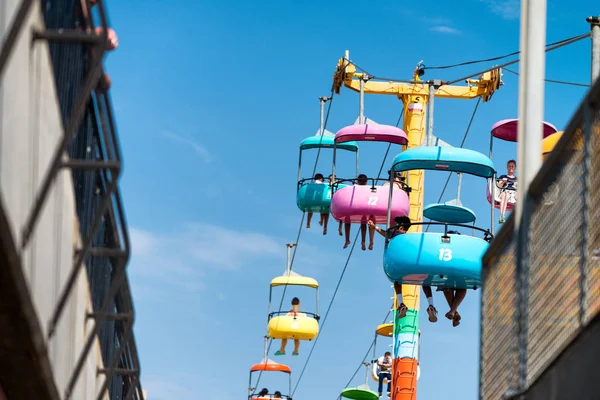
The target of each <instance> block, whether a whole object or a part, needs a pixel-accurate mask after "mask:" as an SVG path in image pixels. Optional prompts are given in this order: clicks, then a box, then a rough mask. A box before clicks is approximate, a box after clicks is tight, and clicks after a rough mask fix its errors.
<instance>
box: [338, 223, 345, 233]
mask: <svg viewBox="0 0 600 400" xmlns="http://www.w3.org/2000/svg"><path fill="white" fill-rule="evenodd" d="M338 233H339V234H340V236H344V234H343V233H342V221H340V226H339V228H338Z"/></svg>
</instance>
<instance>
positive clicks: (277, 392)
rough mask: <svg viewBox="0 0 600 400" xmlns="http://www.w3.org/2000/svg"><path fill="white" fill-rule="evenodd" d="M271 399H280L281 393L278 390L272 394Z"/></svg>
mask: <svg viewBox="0 0 600 400" xmlns="http://www.w3.org/2000/svg"><path fill="white" fill-rule="evenodd" d="M273 397H274V398H276V399H280V398H281V392H280V391H279V390H278V391H276V392H275V393H273Z"/></svg>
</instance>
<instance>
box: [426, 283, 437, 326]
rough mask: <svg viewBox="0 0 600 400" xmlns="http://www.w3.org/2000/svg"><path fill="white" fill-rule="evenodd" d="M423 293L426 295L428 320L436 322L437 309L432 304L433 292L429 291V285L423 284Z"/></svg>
mask: <svg viewBox="0 0 600 400" xmlns="http://www.w3.org/2000/svg"><path fill="white" fill-rule="evenodd" d="M423 293H425V297H427V302H428V303H429V307H427V315H429V322H437V310H436V309H435V306H434V304H433V293H432V292H431V286H423Z"/></svg>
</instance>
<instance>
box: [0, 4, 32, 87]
mask: <svg viewBox="0 0 600 400" xmlns="http://www.w3.org/2000/svg"><path fill="white" fill-rule="evenodd" d="M32 5H33V0H23V1H22V2H21V5H20V6H19V9H18V10H17V12H16V14H15V18H14V19H13V22H12V25H11V26H10V28H9V29H8V34H6V35H5V39H4V42H3V43H2V47H1V48H0V81H1V80H2V75H3V73H4V68H5V67H6V64H7V63H8V59H9V58H10V55H11V53H12V51H13V49H14V47H15V44H16V43H17V39H18V38H19V34H20V33H21V30H22V29H23V25H24V24H25V19H26V18H27V16H28V15H29V11H30V10H31V6H32Z"/></svg>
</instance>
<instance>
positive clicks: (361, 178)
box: [356, 174, 369, 185]
mask: <svg viewBox="0 0 600 400" xmlns="http://www.w3.org/2000/svg"><path fill="white" fill-rule="evenodd" d="M368 180H369V178H367V176H366V175H365V174H360V175H359V176H357V177H356V183H357V184H358V185H366V184H367V182H368Z"/></svg>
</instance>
